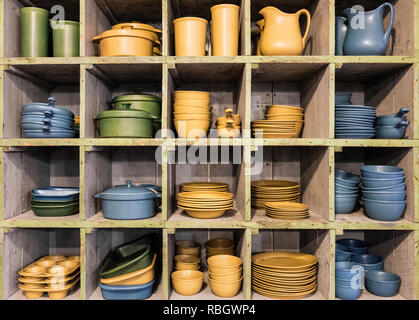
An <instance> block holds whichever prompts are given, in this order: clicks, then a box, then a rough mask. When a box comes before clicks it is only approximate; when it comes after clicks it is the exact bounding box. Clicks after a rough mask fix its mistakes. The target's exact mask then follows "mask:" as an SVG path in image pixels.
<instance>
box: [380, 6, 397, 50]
mask: <svg viewBox="0 0 419 320" xmlns="http://www.w3.org/2000/svg"><path fill="white" fill-rule="evenodd" d="M386 6H387V7H389V8H390V13H391V17H390V23H389V25H388V28H387V31H386V33H385V34H384V41H385V42H387V41H388V38H389V37H390V33H391V29H392V28H393V23H394V7H393V5H392V4H391V3H389V2H385V3H383V4H382V5H381V6H380V8H384V7H386Z"/></svg>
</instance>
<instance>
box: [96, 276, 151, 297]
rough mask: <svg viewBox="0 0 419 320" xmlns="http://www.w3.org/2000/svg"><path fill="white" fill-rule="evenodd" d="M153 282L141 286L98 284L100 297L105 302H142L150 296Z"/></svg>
mask: <svg viewBox="0 0 419 320" xmlns="http://www.w3.org/2000/svg"><path fill="white" fill-rule="evenodd" d="M153 284H154V280H153V281H151V282H148V283H146V284H141V285H105V284H102V283H99V286H100V289H101V291H102V296H103V298H104V299H107V300H143V299H147V298H149V297H150V296H151V292H152V289H153Z"/></svg>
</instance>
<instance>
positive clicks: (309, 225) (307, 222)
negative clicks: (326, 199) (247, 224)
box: [251, 210, 329, 229]
mask: <svg viewBox="0 0 419 320" xmlns="http://www.w3.org/2000/svg"><path fill="white" fill-rule="evenodd" d="M251 223H252V226H253V228H256V229H328V227H329V222H328V221H327V220H326V219H324V218H322V217H320V216H318V215H316V214H314V213H312V212H310V217H309V218H307V219H302V220H280V219H274V218H271V217H268V216H266V214H265V211H264V210H254V216H253V218H252V220H251Z"/></svg>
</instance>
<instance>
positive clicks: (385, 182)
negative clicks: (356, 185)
mask: <svg viewBox="0 0 419 320" xmlns="http://www.w3.org/2000/svg"><path fill="white" fill-rule="evenodd" d="M403 182H404V177H400V178H392V179H385V178H383V179H374V178H364V177H363V178H362V186H363V187H364V188H365V190H367V191H368V190H369V189H373V190H375V189H374V188H385V187H392V186H397V185H399V184H401V183H403ZM403 190H404V189H403Z"/></svg>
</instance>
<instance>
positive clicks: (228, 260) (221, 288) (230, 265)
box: [207, 255, 243, 298]
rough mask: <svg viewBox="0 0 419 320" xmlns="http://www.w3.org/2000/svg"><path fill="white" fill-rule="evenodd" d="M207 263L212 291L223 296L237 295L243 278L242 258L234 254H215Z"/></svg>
mask: <svg viewBox="0 0 419 320" xmlns="http://www.w3.org/2000/svg"><path fill="white" fill-rule="evenodd" d="M207 263H208V281H209V284H210V287H211V291H212V292H213V293H214V294H215V295H216V296H218V297H222V298H231V297H234V296H235V295H237V293H238V292H239V290H240V288H241V284H242V280H243V267H242V260H241V259H240V258H239V257H236V256H233V255H215V256H212V257H210V258H208V260H207Z"/></svg>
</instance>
